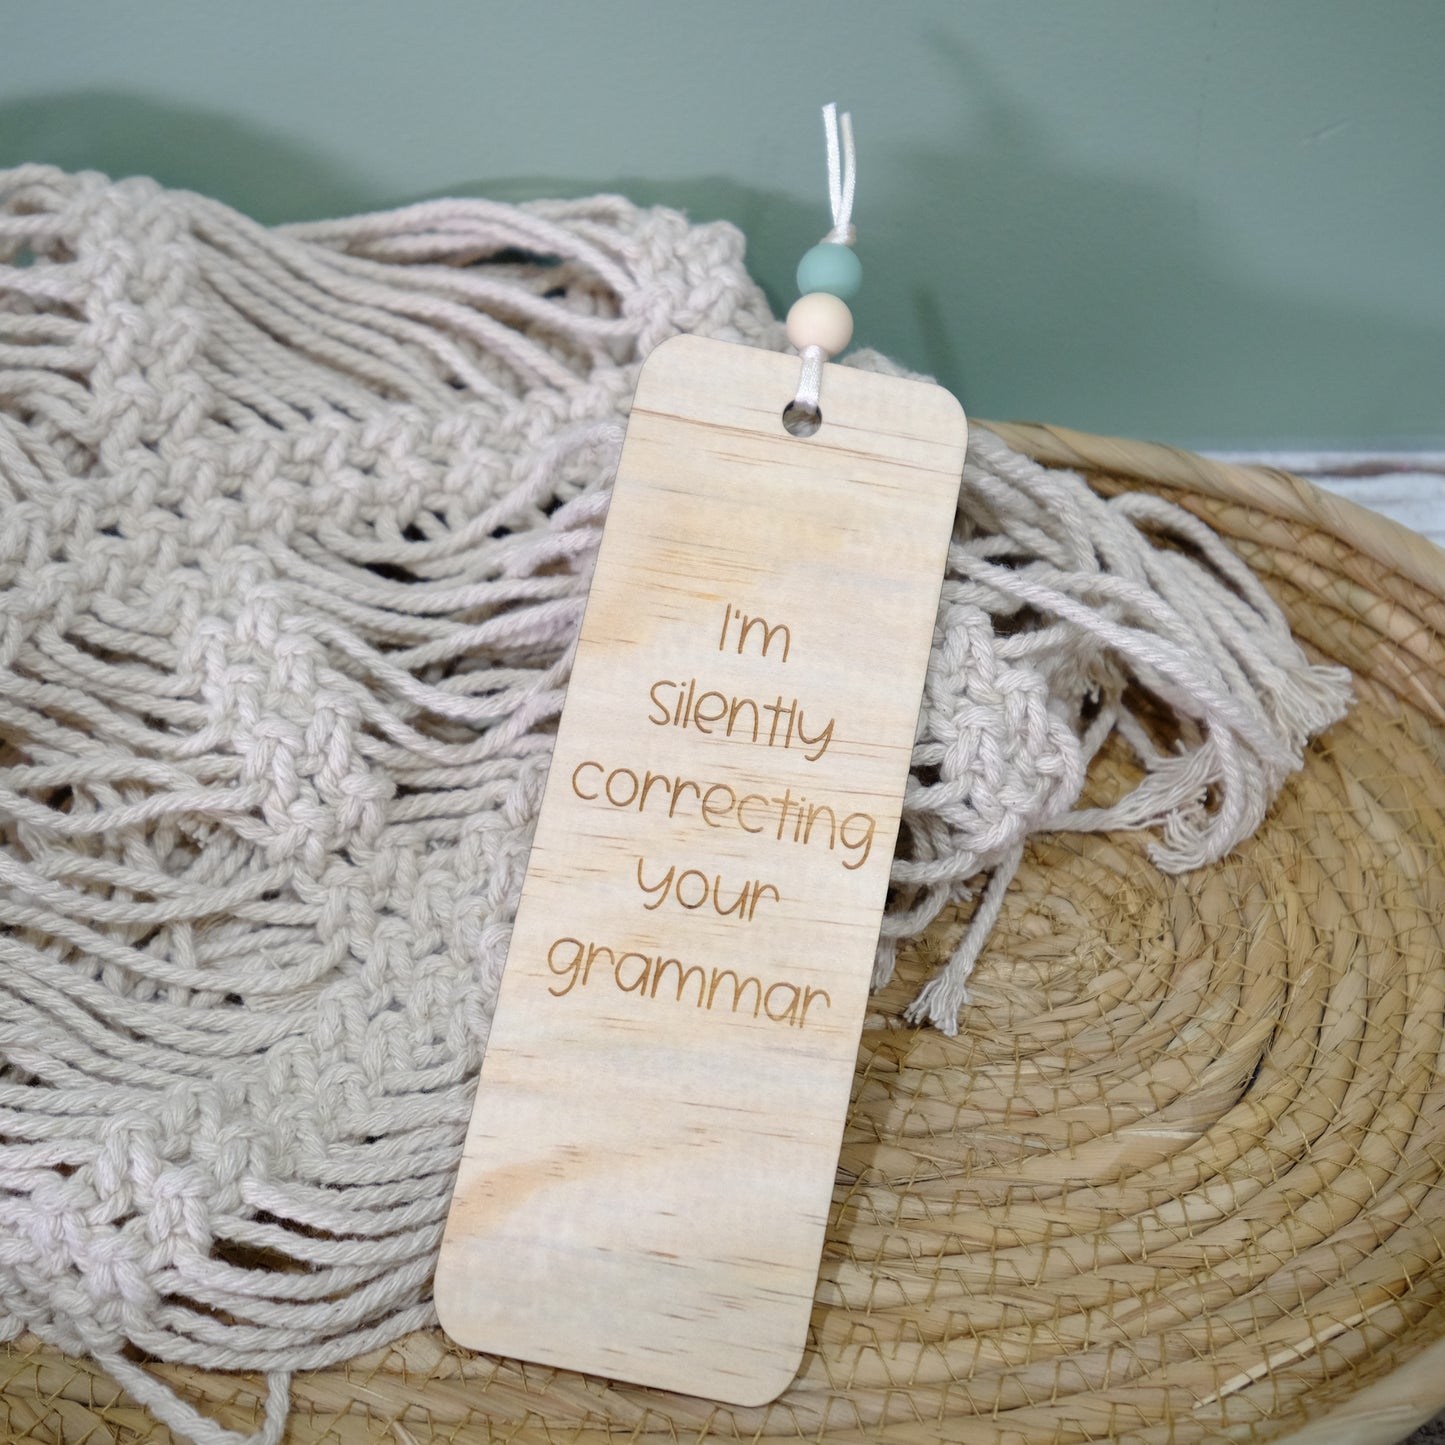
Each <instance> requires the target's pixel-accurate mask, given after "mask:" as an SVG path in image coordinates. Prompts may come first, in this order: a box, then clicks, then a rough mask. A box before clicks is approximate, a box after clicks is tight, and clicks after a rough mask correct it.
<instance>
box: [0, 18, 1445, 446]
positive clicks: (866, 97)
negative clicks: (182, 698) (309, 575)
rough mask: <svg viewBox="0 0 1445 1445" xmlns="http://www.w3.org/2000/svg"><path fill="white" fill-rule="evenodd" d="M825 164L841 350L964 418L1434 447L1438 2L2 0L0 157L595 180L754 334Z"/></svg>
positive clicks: (321, 179)
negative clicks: (727, 300)
mask: <svg viewBox="0 0 1445 1445" xmlns="http://www.w3.org/2000/svg"><path fill="white" fill-rule="evenodd" d="M832 98H837V99H838V100H840V101H842V102H844V103H845V104H846V105H847V106H849V107H851V109H852V110H853V112H854V115H855V117H856V122H857V129H858V141H859V177H860V184H859V204H858V214H857V220H858V226H859V233H860V243H859V252H860V255H862V257H863V259H864V265H865V281H864V292H863V294H862V296H861V297H860V298H859V299H858V301H857V303H856V305H855V313H856V316H857V322H858V335H859V338H860V339H861V340H866V341H868V342H870V343H873V344H876V345H878V346H880V347H882V348H883V349H885V350H887V351H889V352H891V353H893V354H894V355H895V356H897V357H898V358H900V359H901V360H903V361H905V362H907V363H908V364H910V365H912V366H915V367H918V368H920V369H923V370H927V371H931V372H933V373H935V374H936V375H938V376H939V377H940V378H941V379H943V380H944V381H946V382H947V383H948V384H949V385H950V386H952V387H953V388H954V389H955V390H957V391H958V392H959V393H960V395H961V396H962V397H963V399H964V402H965V404H966V405H967V407H968V408H969V410H970V411H973V412H975V413H977V414H979V415H984V416H1022V417H1030V418H1038V419H1043V420H1049V421H1055V422H1060V423H1064V424H1068V425H1073V426H1079V427H1083V428H1087V429H1090V430H1094V431H1105V432H1116V433H1121V434H1130V435H1136V436H1151V437H1159V438H1164V439H1168V440H1174V441H1179V442H1183V443H1186V444H1192V445H1219V446H1224V445H1231V444H1232V445H1239V446H1246V445H1259V446H1263V445H1271V444H1275V445H1291V444H1315V445H1339V446H1351V445H1356V446H1382V445H1440V444H1442V443H1445V4H1442V3H1439V0H1371V3H1364V0H1358V3H1356V0H1217V3H1163V0H953V3H948V0H932V3H903V0H892V3H883V0H878V3H867V0H831V3H802V0H796V3H783V0H716V3H712V4H706V5H703V4H693V3H670V4H669V3H647V0H567V3H553V0H535V3H528V0H512V3H508V4H499V3H491V0H474V3H464V0H345V3H343V0H231V3H224V4H223V3H216V0H135V3H130V4H125V5H112V4H108V3H101V0H91V3H79V0H23V3H14V0H4V3H0V163H4V164H9V163H11V162H15V161H20V160H29V159H39V160H47V161H52V162H55V163H58V164H60V165H63V166H67V167H96V168H100V169H102V170H106V171H109V172H111V173H113V174H122V173H132V172H148V173H150V174H153V175H156V176H158V177H160V178H161V179H162V180H163V181H165V182H167V183H169V184H171V185H178V186H186V187H191V188H194V189H198V190H203V191H207V192H209V193H211V194H213V195H216V196H219V197H221V198H222V199H224V200H227V201H229V202H231V203H232V204H234V205H236V206H239V207H241V208H243V209H244V210H247V211H250V212H251V213H253V214H254V215H256V216H258V217H261V218H263V219H266V220H283V219H288V218H300V217H314V216H320V215H323V214H327V213H336V212H340V211H347V210H353V209H357V208H368V207H374V206H382V205H389V204H392V203H394V202H397V201H402V200H407V199H412V198H415V197H418V196H427V195H436V194H440V193H443V192H462V193H466V194H489V195H495V196H499V197H503V198H508V199H515V198H521V197H527V196H540V195H558V194H582V193H585V192H589V191H594V190H604V189H605V190H614V189H615V190H620V191H623V192H625V193H627V194H628V195H630V196H632V197H633V198H635V199H637V200H639V201H644V202H663V203H667V204H669V205H675V206H681V207H684V208H686V209H687V210H689V211H690V212H691V214H692V215H693V216H694V217H696V218H712V217H718V216H722V217H726V218H728V219H729V220H732V221H735V222H736V223H737V224H738V225H739V226H741V227H742V228H743V229H744V231H745V232H746V233H747V235H748V237H749V243H750V250H749V255H750V261H751V265H752V268H753V270H754V273H755V274H756V275H757V276H758V277H759V279H760V280H761V281H762V282H763V284H764V285H765V287H766V288H767V290H768V293H769V295H770V297H771V298H772V300H773V303H774V305H775V307H777V308H784V307H786V306H787V305H788V303H789V302H791V300H792V298H793V283H792V268H793V265H794V263H795V261H796V258H797V256H798V254H799V253H800V252H801V251H802V250H803V249H804V248H805V247H806V246H808V245H809V244H811V243H812V241H814V240H815V239H816V238H817V236H818V235H819V233H820V232H821V231H822V229H823V228H824V224H825V221H824V209H825V206H824V191H823V180H822V159H821V127H820V125H819V122H818V118H817V107H818V106H819V105H820V104H821V103H822V102H823V101H825V100H828V99H832Z"/></svg>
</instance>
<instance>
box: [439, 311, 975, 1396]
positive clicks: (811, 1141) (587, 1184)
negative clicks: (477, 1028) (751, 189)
mask: <svg viewBox="0 0 1445 1445" xmlns="http://www.w3.org/2000/svg"><path fill="white" fill-rule="evenodd" d="M797 368H798V363H797V361H796V360H795V359H792V358H788V357H783V356H778V355H775V354H772V353H767V352H760V351H756V350H753V349H749V348H745V347H738V346H730V345H726V344H724V343H720V342H710V341H704V340H701V339H698V338H694V337H679V338H676V339H674V340H673V341H670V342H668V343H666V344H664V345H663V346H662V347H659V348H658V350H657V351H656V352H655V353H654V354H653V356H652V358H651V359H650V360H649V361H648V363H647V366H646V367H645V368H644V371H643V374H642V378H641V381H640V384H639V387H638V392H637V397H636V401H635V403H634V407H633V413H632V419H631V422H630V424H629V428H628V435H627V440H626V444H625V446H624V449H623V453H622V458H621V462H620V465H619V471H618V478H617V483H616V489H615V492H614V495H613V499H612V503H611V512H610V515H609V518H608V522H607V528H606V532H605V535H604V537H603V541H602V545H601V549H600V552H599V557H598V563H597V570H596V574H595V576H594V579H593V582H592V588H591V593H590V596H589V599H588V604H587V612H586V617H585V620H584V623H583V627H582V635H581V640H580V643H579V647H578V652H577V658H576V662H575V666H574V669H573V675H572V682H571V686H570V689H569V693H568V699H567V705H566V710H565V712H564V715H563V718H562V720H561V723H560V726H559V733H558V739H557V746H556V752H555V755H554V759H553V763H552V769H551V772H550V774H549V777H548V782H547V788H546V793H545V797H544V800H543V805H542V812H541V817H540V820H539V823H538V827H537V834H536V839H535V842H534V844H533V848H532V854H531V858H530V862H529V866H528V873H527V880H526V885H525V887H524V890H523V894H522V899H521V903H520V906H519V910H518V916H517V923H516V927H515V930H514V934H513V938H512V943H511V949H510V953H509V956H508V962H507V969H506V974H505V977H504V980H503V984H502V992H501V997H500V1000H499V1003H498V1008H497V1012H496V1017H495V1021H494V1023H493V1027H492V1033H491V1038H490V1041H489V1044H488V1050H487V1055H486V1060H485V1063H484V1065H483V1069H482V1076H481V1082H480V1086H479V1090H478V1095H477V1105H476V1109H475V1113H474V1115H473V1118H472V1123H471V1128H470V1131H469V1135H468V1139H467V1144H466V1149H465V1153H464V1158H463V1163H462V1167H461V1171H460V1175H459V1178H458V1182H457V1190H456V1194H455V1197H454V1199H453V1203H452V1209H451V1214H450V1217H449V1220H448V1225H447V1233H446V1238H445V1241H444V1243H443V1245H442V1251H441V1256H440V1262H439V1266H438V1270H437V1276H436V1302H437V1309H438V1311H439V1313H440V1316H441V1320H442V1324H443V1326H444V1327H445V1329H446V1330H447V1332H448V1334H450V1335H451V1336H452V1337H453V1339H455V1340H456V1341H457V1342H458V1343H460V1344H463V1345H466V1346H468V1347H469V1348H473V1349H478V1350H485V1351H487V1352H490V1353H493V1354H501V1355H509V1356H516V1357H519V1358H522V1359H526V1360H534V1361H538V1362H540V1363H544V1364H551V1365H559V1366H564V1367H568V1368H572V1369H577V1370H583V1371H586V1372H589V1373H595V1374H603V1375H609V1376H612V1377H614V1378H618V1379H622V1380H627V1381H632V1382H635V1383H639V1384H646V1385H655V1386H660V1387H663V1388H667V1389H672V1390H677V1391H681V1392H684V1393H688V1394H696V1395H703V1396H710V1397H713V1398H716V1399H720V1400H724V1401H727V1402H729V1403H734V1404H744V1405H753V1404H760V1403H763V1402H764V1401H767V1400H769V1399H772V1398H773V1397H774V1396H776V1395H777V1394H778V1393H779V1392H780V1391H781V1390H782V1389H783V1388H784V1387H785V1386H786V1385H787V1384H788V1382H789V1380H790V1379H791V1378H792V1376H793V1373H794V1371H795V1369H796V1367H797V1363H798V1360H799V1358H800V1355H801V1351H802V1347H803V1343H804V1336H805V1332H806V1328H807V1321H808V1315H809V1310H810V1307H811V1303H812V1297H813V1289H814V1283H815V1279H816V1275H817V1269H818V1261H819V1255H820V1252H821V1248H822V1242H823V1234H824V1227H825V1225H826V1222H827V1212H828V1204H829V1197H830V1191H831V1187H832V1182H833V1177H834V1170H835V1166H836V1162H837V1157H838V1148H839V1143H840V1139H841V1133H842V1127H843V1121H844V1115H845V1111H846V1108H847V1103H848V1091H849V1083H850V1079H851V1076H852V1072H853V1064H854V1058H855V1054H856V1051H857V1046H858V1037H859V1032H860V1029H861V1025H862V1019H863V1012H864V1006H865V1003H866V1000H867V994H868V980H869V974H870V969H871V964H872V959H873V952H874V947H875V944H876V941H877V935H878V927H879V920H880V917H881V913H882V908H883V903H884V897H885V893H886V889H887V881H888V872H889V864H890V861H891V858H892V854H893V848H894V842H895V837H896V833H897V827H898V815H899V805H900V801H901V798H902V793H903V786H904V782H905V779H906V777H907V772H908V764H909V757H910V753H911V747H912V741H913V736H914V729H915V726H916V720H917V711H918V702H919V697H920V694H921V690H922V684H923V675H924V669H925V667H926V665H927V660H928V654H929V648H930V644H931V640H932V634H933V622H934V615H935V612H936V609H937V603H938V591H939V585H940V579H941V576H942V571H943V564H944V558H945V553H946V548H947V544H948V538H949V534H950V531H951V527H952V520H953V515H954V508H955V503H956V498H957V488H958V478H959V474H960V471H961V467H962V461H963V449H964V442H965V431H966V427H965V422H964V418H963V414H962V412H961V411H960V409H959V407H958V403H957V402H956V401H955V400H954V399H953V398H952V397H951V396H949V395H948V394H947V393H946V392H944V391H942V390H941V389H939V388H937V387H934V386H928V385H923V384H920V383H916V382H909V381H904V380H901V379H898V378H894V377H880V376H873V375H868V374H865V373H860V372H854V371H850V370H847V369H844V368H841V367H834V366H830V367H828V368H827V369H826V372H825V377H824V385H823V417H824V420H823V424H822V426H821V427H820V429H819V430H818V431H817V433H816V434H815V435H814V436H812V437H809V438H797V437H793V436H790V435H789V434H788V433H787V432H786V431H785V430H784V428H783V426H782V421H781V414H782V410H783V406H784V404H785V403H786V402H787V400H788V399H789V397H790V395H791V391H792V388H793V386H794V385H795V384H796V380H797Z"/></svg>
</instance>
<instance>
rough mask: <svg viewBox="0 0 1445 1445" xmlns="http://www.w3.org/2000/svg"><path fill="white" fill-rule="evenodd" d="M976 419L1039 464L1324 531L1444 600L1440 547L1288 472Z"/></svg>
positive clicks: (1444, 557) (1154, 445)
mask: <svg viewBox="0 0 1445 1445" xmlns="http://www.w3.org/2000/svg"><path fill="white" fill-rule="evenodd" d="M978 424H979V426H981V427H986V428H987V429H988V430H989V431H991V432H993V433H994V435H996V436H997V437H999V438H1000V439H1001V440H1002V441H1005V442H1007V443H1008V445H1009V446H1011V447H1013V448H1015V449H1016V450H1017V451H1021V452H1024V453H1025V454H1027V455H1028V456H1030V457H1032V458H1033V459H1034V460H1035V461H1036V462H1039V463H1041V464H1042V465H1043V466H1048V467H1067V468H1070V469H1072V470H1075V471H1084V472H1108V473H1111V474H1112V475H1114V476H1117V477H1128V478H1131V479H1134V480H1137V481H1140V482H1147V483H1150V484H1152V485H1156V486H1157V485H1160V484H1163V485H1164V486H1168V487H1179V488H1182V489H1184V490H1185V491H1196V492H1202V493H1204V494H1205V495H1207V496H1210V497H1216V498H1218V499H1220V500H1221V501H1234V502H1244V503H1247V504H1248V505H1250V506H1253V507H1258V508H1262V509H1263V510H1266V511H1269V512H1273V513H1274V514H1275V515H1276V516H1279V517H1283V518H1284V519H1285V520H1286V521H1290V522H1300V523H1303V524H1304V525H1305V526H1309V527H1315V528H1318V529H1319V530H1321V531H1325V532H1329V533H1331V534H1332V535H1334V536H1336V537H1338V538H1339V539H1340V540H1341V541H1343V542H1346V543H1347V544H1348V545H1349V546H1350V547H1352V548H1353V549H1354V550H1355V551H1358V552H1365V553H1367V554H1368V555H1369V556H1371V557H1373V558H1375V559H1376V560H1377V561H1380V562H1384V563H1387V564H1388V565H1389V566H1391V567H1393V568H1394V569H1395V570H1396V571H1397V572H1399V573H1400V575H1401V576H1403V577H1406V578H1408V579H1409V580H1410V581H1411V582H1414V583H1416V584H1417V585H1418V586H1420V587H1423V588H1424V589H1425V590H1426V591H1427V592H1433V593H1435V594H1436V595H1437V596H1438V597H1440V598H1442V600H1445V549H1442V548H1440V547H1437V546H1436V545H1435V543H1433V542H1432V541H1431V540H1430V539H1429V538H1428V537H1422V536H1421V535H1420V534H1419V533H1418V532H1412V531H1411V530H1410V529H1409V528H1408V527H1406V526H1403V525H1402V524H1401V523H1399V522H1396V521H1393V520H1392V519H1391V518H1389V517H1386V516H1384V515H1382V514H1381V513H1379V512H1372V511H1370V509H1369V508H1368V507H1362V506H1360V505H1359V504H1358V503H1355V502H1351V501H1348V500H1347V499H1346V498H1344V497H1337V496H1334V495H1333V494H1332V493H1330V492H1326V491H1322V490H1321V489H1320V488H1319V487H1317V486H1315V485H1314V483H1313V482H1308V481H1306V480H1305V479H1304V478H1303V477H1297V476H1295V475H1294V473H1292V472H1285V471H1281V470H1279V469H1278V468H1276V467H1260V466H1252V465H1248V464H1245V463H1242V462H1225V461H1218V460H1215V459H1214V458H1212V457H1202V456H1200V455H1198V453H1196V452H1190V451H1185V450H1183V449H1182V448H1180V447H1173V446H1168V445H1166V444H1164V443H1162V442H1149V441H1130V440H1127V439H1124V438H1120V437H1110V436H1100V435H1097V434H1095V433H1092V432H1082V431H1073V430H1071V429H1070V428H1069V427H1060V426H1047V425H1045V424H1043V423H1041V422H1023V421H1007V422H995V421H984V420H982V419H979V421H978Z"/></svg>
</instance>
